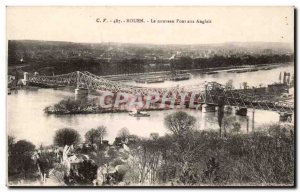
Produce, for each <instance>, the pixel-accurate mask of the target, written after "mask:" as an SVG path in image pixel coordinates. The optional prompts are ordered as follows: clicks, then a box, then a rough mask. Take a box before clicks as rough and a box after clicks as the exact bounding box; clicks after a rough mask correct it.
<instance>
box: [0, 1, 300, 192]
mask: <svg viewBox="0 0 300 192" xmlns="http://www.w3.org/2000/svg"><path fill="white" fill-rule="evenodd" d="M299 2H300V1H299V0H298V1H296V0H276V1H275V0H264V1H261V0H251V1H250V0H247V1H241V0H228V1H221V0H210V1H209V0H200V1H197V0H171V1H162V0H144V1H141V0H127V1H126V2H124V1H122V0H102V1H96V0H68V1H66V0H65V1H62V0H26V1H25V0H0V47H1V49H0V66H1V70H0V90H1V93H0V110H1V115H0V124H1V126H0V128H1V131H0V141H1V145H0V146H1V147H0V157H1V158H0V190H1V191H8V190H10V189H8V188H7V187H6V172H7V169H6V160H5V157H6V147H5V146H6V81H7V79H6V75H7V59H6V52H7V49H6V21H5V14H6V12H5V7H6V6H20V5H21V6H30V5H37V6H49V5H64V6H80V5H84V6H87V5H89V6H94V5H98V6H101V5H102V6H105V5H111V6H113V5H123V6H168V5H169V6H193V5H198V6H208V5H214V6H233V5H239V6H283V5H295V7H296V8H297V7H298V15H299V8H300V3H299ZM297 26H299V19H298V20H297ZM297 35H298V34H297ZM297 55H299V49H298V51H297ZM297 74H299V67H298V70H297ZM297 85H298V86H297V90H298V89H299V86H300V85H299V84H297ZM297 95H298V91H297ZM298 99H299V98H298ZM297 110H298V106H297ZM298 116H299V113H298V114H297V119H298ZM296 129H297V128H296ZM299 132H300V130H297V138H298V140H299ZM297 143H298V145H297V149H298V151H299V149H300V146H299V141H298V142H297ZM297 167H299V155H297ZM298 171H299V170H297V172H298ZM298 175H299V174H297V177H296V178H297V184H298V185H299V184H300V183H299V176H298ZM31 190H32V189H23V190H22V191H31ZM38 190H40V189H38ZM50 190H54V189H44V191H50ZM66 190H67V191H70V190H77V189H55V191H66ZM80 190H84V191H88V190H91V189H80ZM96 190H101V191H111V190H109V189H96ZM113 190H116V189H113ZM133 190H134V191H136V190H145V191H150V190H151V189H130V191H133ZM154 190H159V191H162V190H163V189H154ZM169 190H170V191H171V190H172V189H169ZM169 190H168V191H169ZM196 190H197V189H196ZM199 190H201V191H211V190H218V191H228V189H199ZM238 190H240V189H230V191H238ZM250 190H258V189H250ZM271 190H272V189H271ZM275 190H277V189H275ZM287 190H288V189H287ZM127 191H128V190H127Z"/></svg>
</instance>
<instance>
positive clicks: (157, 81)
mask: <svg viewBox="0 0 300 192" xmlns="http://www.w3.org/2000/svg"><path fill="white" fill-rule="evenodd" d="M135 82H136V83H147V84H150V83H163V82H165V80H164V79H163V78H152V79H150V78H149V79H136V80H135Z"/></svg>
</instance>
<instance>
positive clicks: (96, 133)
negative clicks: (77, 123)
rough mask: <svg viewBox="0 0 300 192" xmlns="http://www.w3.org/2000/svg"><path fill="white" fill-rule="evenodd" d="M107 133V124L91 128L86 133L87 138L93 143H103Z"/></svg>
mask: <svg viewBox="0 0 300 192" xmlns="http://www.w3.org/2000/svg"><path fill="white" fill-rule="evenodd" d="M106 135H107V130H106V127H105V126H99V127H97V129H91V130H89V131H88V132H87V133H86V134H85V139H86V141H87V142H89V143H91V144H98V145H99V144H102V142H103V137H104V136H106Z"/></svg>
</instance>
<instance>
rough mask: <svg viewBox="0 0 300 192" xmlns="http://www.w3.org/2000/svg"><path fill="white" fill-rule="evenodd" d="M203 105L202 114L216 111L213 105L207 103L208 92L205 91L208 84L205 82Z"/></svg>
mask: <svg viewBox="0 0 300 192" xmlns="http://www.w3.org/2000/svg"><path fill="white" fill-rule="evenodd" d="M204 86H205V103H204V104H203V105H202V107H201V108H202V112H203V113H207V112H215V111H216V106H215V105H213V104H209V103H208V100H207V99H208V90H207V87H208V84H207V82H206V81H205V84H204Z"/></svg>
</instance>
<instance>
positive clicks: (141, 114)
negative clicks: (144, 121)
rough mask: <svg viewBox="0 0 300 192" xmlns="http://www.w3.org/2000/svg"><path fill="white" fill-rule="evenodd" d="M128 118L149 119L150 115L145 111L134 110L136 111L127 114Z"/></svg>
mask: <svg viewBox="0 0 300 192" xmlns="http://www.w3.org/2000/svg"><path fill="white" fill-rule="evenodd" d="M129 115H130V116H133V117H149V116H150V114H148V113H147V112H146V111H140V110H136V111H131V112H129Z"/></svg>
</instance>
